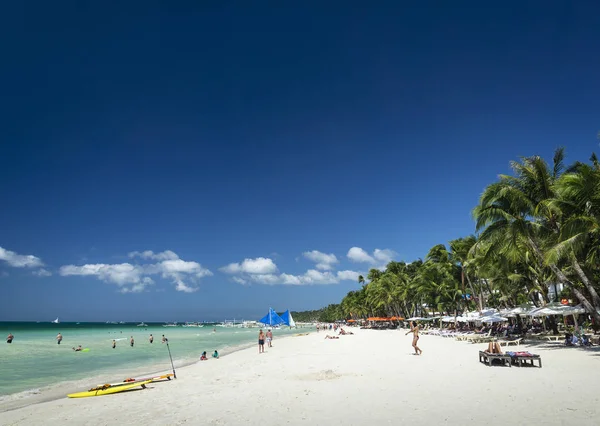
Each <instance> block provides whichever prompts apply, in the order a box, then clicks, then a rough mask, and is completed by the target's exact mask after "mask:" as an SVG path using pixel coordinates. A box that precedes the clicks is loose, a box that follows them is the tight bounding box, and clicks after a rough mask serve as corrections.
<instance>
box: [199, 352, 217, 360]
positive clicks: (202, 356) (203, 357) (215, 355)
mask: <svg viewBox="0 0 600 426" xmlns="http://www.w3.org/2000/svg"><path fill="white" fill-rule="evenodd" d="M212 357H213V358H214V359H219V352H218V351H217V350H216V349H215V351H214V352H213V354H212ZM200 361H208V357H207V356H206V351H204V352H202V355H201V356H200Z"/></svg>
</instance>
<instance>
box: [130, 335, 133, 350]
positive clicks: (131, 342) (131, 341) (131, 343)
mask: <svg viewBox="0 0 600 426" xmlns="http://www.w3.org/2000/svg"><path fill="white" fill-rule="evenodd" d="M133 343H134V342H133V336H131V339H129V344H130V345H131V347H132V348H133Z"/></svg>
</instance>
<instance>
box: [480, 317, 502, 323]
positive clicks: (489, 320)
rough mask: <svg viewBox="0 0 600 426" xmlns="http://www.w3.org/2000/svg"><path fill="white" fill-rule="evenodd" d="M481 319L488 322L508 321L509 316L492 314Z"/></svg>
mask: <svg viewBox="0 0 600 426" xmlns="http://www.w3.org/2000/svg"><path fill="white" fill-rule="evenodd" d="M479 321H481V322H487V323H493V322H506V321H508V318H504V317H501V316H497V315H491V316H489V317H483V318H481V319H480V320H479Z"/></svg>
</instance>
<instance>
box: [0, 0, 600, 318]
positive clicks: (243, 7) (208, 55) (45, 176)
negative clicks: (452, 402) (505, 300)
mask: <svg viewBox="0 0 600 426" xmlns="http://www.w3.org/2000/svg"><path fill="white" fill-rule="evenodd" d="M218 3H219V4H218V5H216V4H215V5H203V3H202V2H183V3H179V4H177V5H171V4H162V5H159V4H158V2H126V4H123V3H118V4H117V3H112V4H111V3H110V2H109V3H102V5H98V6H97V7H96V6H90V5H87V6H82V5H81V4H80V2H72V3H70V4H64V3H63V4H62V5H57V4H56V3H48V2H34V3H31V2H29V3H27V4H26V5H25V4H24V3H22V2H13V3H12V4H7V5H4V6H3V13H2V14H1V15H2V17H1V18H0V36H1V37H2V39H3V40H5V43H2V45H1V46H0V54H1V55H2V58H3V59H2V62H3V65H2V67H0V81H1V83H0V93H2V99H3V102H1V103H0V139H1V140H2V144H1V151H0V152H1V155H0V200H1V207H0V247H2V249H0V289H1V291H2V300H3V306H2V310H1V311H0V320H50V319H54V317H56V316H60V317H61V318H62V319H63V320H65V321H69V320H74V321H83V320H100V321H108V320H110V321H119V320H131V321H138V320H139V321H154V320H158V321H173V320H175V321H185V320H211V319H224V318H233V317H237V318H240V317H244V318H247V319H254V318H258V317H260V316H261V315H262V314H264V312H266V310H267V309H268V307H269V306H272V307H273V308H275V309H277V310H284V309H287V308H289V309H292V310H304V309H314V308H318V307H320V306H323V305H326V304H329V303H335V302H339V300H340V299H341V297H342V296H343V295H344V294H345V293H347V292H348V291H350V290H353V289H356V288H358V284H357V283H356V281H355V277H356V274H357V273H360V272H366V271H368V269H369V268H370V267H378V266H380V265H382V264H383V263H384V262H385V261H387V260H389V259H395V260H407V261H410V260H413V259H416V258H419V257H424V256H425V254H426V252H427V250H428V249H429V248H430V247H431V246H433V245H434V244H438V243H446V242H447V241H448V240H450V239H453V238H457V237H460V236H466V235H468V234H470V233H472V232H473V231H474V229H473V228H474V227H473V221H472V219H471V215H470V214H471V210H472V208H473V207H474V206H475V204H476V202H477V199H478V196H479V194H480V193H481V191H482V190H483V188H484V187H485V186H486V185H487V184H489V183H491V182H492V181H494V180H495V178H496V176H497V175H498V174H499V173H507V172H509V162H510V161H511V160H515V159H517V158H518V157H519V156H525V155H533V154H541V155H544V156H545V157H547V158H549V157H551V155H552V152H553V150H554V149H555V148H556V147H558V146H561V145H562V146H565V147H566V150H567V156H568V160H569V161H575V160H582V161H585V160H587V159H588V158H589V155H590V154H591V152H592V151H593V150H595V149H596V148H597V144H598V140H597V139H596V134H597V132H598V131H599V130H600V120H599V117H600V102H599V101H598V100H599V94H600V79H598V73H599V70H600V56H599V55H598V52H600V26H598V25H597V22H596V18H597V16H598V15H599V14H600V4H597V3H596V2H573V3H569V2H553V1H550V2H544V3H543V8H542V7H541V3H540V2H528V1H519V2H512V4H511V2H509V3H505V4H503V5H502V7H501V5H500V4H498V5H496V6H487V5H486V6H482V5H481V4H480V3H481V2H462V3H460V5H458V4H456V3H452V4H451V3H448V2H445V1H440V2H417V3H415V2H411V3H409V2H379V3H378V7H373V6H371V7H365V4H364V2H352V1H350V2H331V3H329V2H326V3H329V4H327V5H324V4H323V2H302V3H303V4H302V5H296V6H289V5H288V6H286V5H281V4H278V5H277V7H275V6H273V5H270V6H267V5H266V4H262V5H256V4H254V5H250V4H249V3H248V2H227V4H223V3H222V2H218ZM23 256H33V257H23ZM7 300H8V301H10V302H9V303H7V302H6V301H7Z"/></svg>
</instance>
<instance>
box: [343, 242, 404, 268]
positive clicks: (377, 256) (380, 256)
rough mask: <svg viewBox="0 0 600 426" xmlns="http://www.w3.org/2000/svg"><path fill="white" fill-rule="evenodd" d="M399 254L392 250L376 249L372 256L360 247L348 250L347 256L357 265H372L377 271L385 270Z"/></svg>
mask: <svg viewBox="0 0 600 426" xmlns="http://www.w3.org/2000/svg"><path fill="white" fill-rule="evenodd" d="M396 255H397V253H396V252H395V251H393V250H390V249H375V250H374V251H373V254H372V255H370V254H369V253H367V252H366V251H365V250H363V249H362V248H360V247H352V248H351V249H350V250H348V254H346V256H347V257H348V259H350V260H351V261H352V262H356V263H370V264H371V265H375V267H376V268H377V269H385V266H386V265H387V264H388V263H390V262H391V261H392V260H393V259H394V256H396Z"/></svg>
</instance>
